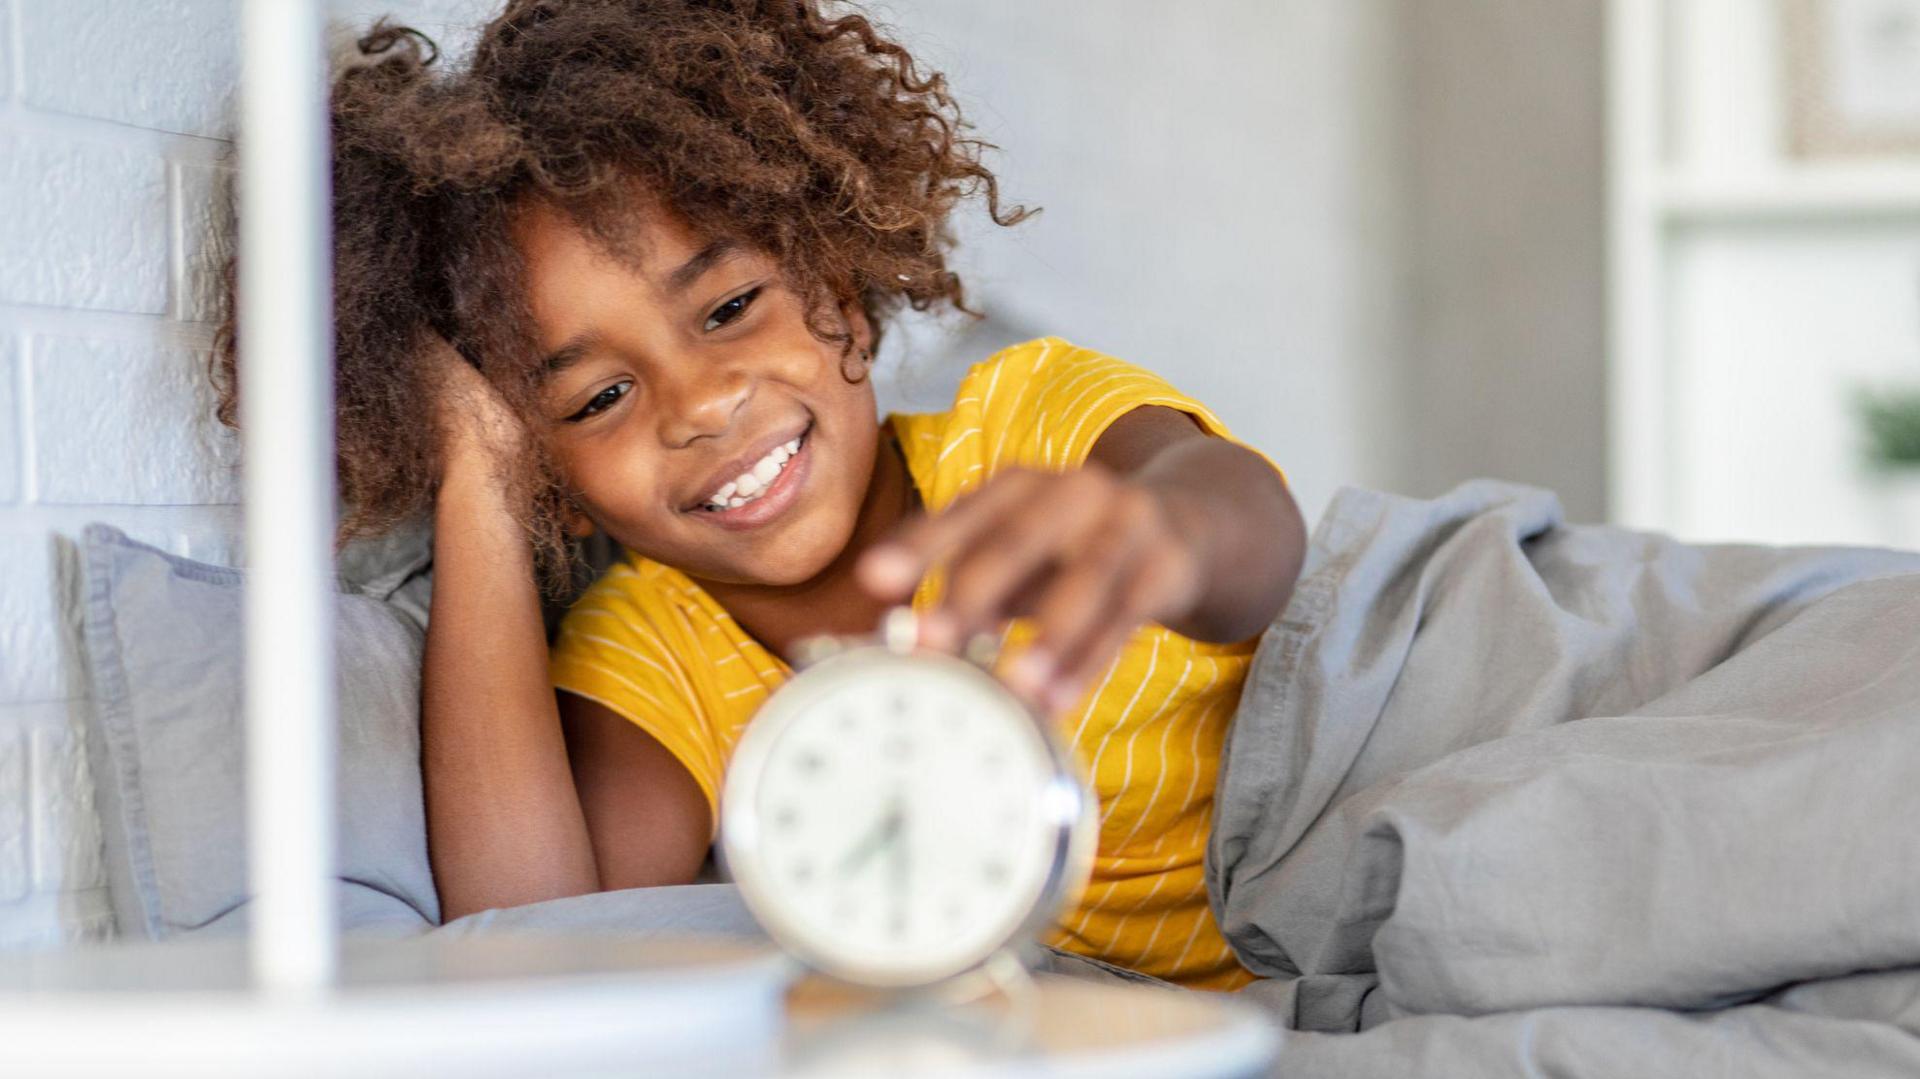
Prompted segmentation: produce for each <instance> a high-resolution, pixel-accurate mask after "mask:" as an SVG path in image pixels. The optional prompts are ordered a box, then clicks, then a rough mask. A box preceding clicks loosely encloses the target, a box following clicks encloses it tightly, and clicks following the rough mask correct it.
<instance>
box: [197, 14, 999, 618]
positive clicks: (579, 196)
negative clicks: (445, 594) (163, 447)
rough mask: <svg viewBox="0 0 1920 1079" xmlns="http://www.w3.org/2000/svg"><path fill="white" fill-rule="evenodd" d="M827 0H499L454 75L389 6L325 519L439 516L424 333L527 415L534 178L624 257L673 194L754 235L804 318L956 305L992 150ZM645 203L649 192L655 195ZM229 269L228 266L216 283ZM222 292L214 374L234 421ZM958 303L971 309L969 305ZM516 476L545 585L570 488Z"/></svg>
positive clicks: (345, 80) (346, 123)
mask: <svg viewBox="0 0 1920 1079" xmlns="http://www.w3.org/2000/svg"><path fill="white" fill-rule="evenodd" d="M833 6H834V8H835V9H845V10H835V11H834V12H833V13H831V14H830V13H829V11H828V10H826V9H825V5H824V4H823V2H822V0H512V2H510V3H509V4H508V5H507V8H506V10H505V11H504V12H503V13H502V14H501V15H499V16H498V17H497V18H495V19H494V20H493V21H492V22H491V23H490V24H488V25H487V26H486V28H485V29H484V30H483V31H482V33H481V36H480V38H479V41H478V44H477V45H476V47H475V50H474V54H473V57H472V60H471V62H470V63H469V64H468V65H467V66H466V68H465V70H461V71H447V70H444V65H441V66H436V59H437V56H438V50H437V49H436V48H435V46H434V45H433V43H432V42H431V41H430V40H428V39H427V37H426V36H425V35H423V34H420V33H419V32H418V31H415V30H412V29H410V28H407V27H402V26H395V25H390V24H388V23H386V22H384V21H382V22H380V23H377V24H376V25H375V26H374V27H373V29H372V30H371V31H370V32H369V33H368V34H367V35H366V36H365V37H363V38H361V39H360V41H359V42H358V50H357V51H358V57H357V59H356V61H355V62H353V63H351V64H350V65H348V66H347V67H346V68H345V70H343V71H342V73H341V74H340V75H338V77H337V78H336V80H335V83H334V87H333V96H332V125H333V127H332V130H333V135H332V138H333V219H334V323H335V366H336V381H335V394H336V410H337V412H336V431H337V438H338V475H339V484H340V493H341V496H342V499H343V501H344V503H345V505H346V514H345V516H344V518H343V520H342V521H341V528H340V537H341V540H342V541H343V542H344V541H345V540H346V539H350V538H353V537H355V536H361V535H370V534H378V533H381V532H384V531H386V530H388V529H390V528H392V527H394V526H395V525H398V524H401V523H403V522H406V521H410V520H415V519H418V518H419V517H421V516H422V515H424V514H425V513H426V512H428V511H429V509H430V507H431V504H432V499H433V494H434V488H435V484H436V477H437V476H438V474H439V468H440V461H439V450H438V443H439V439H438V435H437V432H436V431H435V429H434V425H433V424H432V423H431V422H428V420H427V417H429V416H430V415H431V414H432V411H431V408H430V403H431V402H432V401H433V394H434V387H433V386H432V384H431V383H430V380H429V376H428V372H427V365H426V364H425V363H424V362H423V360H424V357H425V355H426V350H425V349H424V348H423V342H426V341H428V340H430V338H429V337H428V336H427V335H429V334H436V333H437V334H439V335H440V336H441V337H443V338H445V339H446V340H447V341H448V342H449V343H451V344H452V345H453V347H454V348H455V349H456V350H457V351H458V352H459V353H460V354H461V355H462V356H463V357H465V358H466V360H467V361H468V362H470V363H472V364H474V365H475V366H476V367H477V368H478V369H479V370H480V371H481V372H482V373H483V374H484V375H485V376H486V377H487V378H488V379H489V381H490V382H491V383H492V384H493V385H494V386H495V387H497V388H498V389H499V390H500V391H501V393H502V395H503V396H504V397H505V398H506V400H507V401H508V403H509V404H510V405H511V406H512V407H514V408H515V409H516V410H517V411H518V412H519V413H520V414H521V415H522V416H525V417H528V418H529V419H532V418H533V417H535V416H536V415H537V412H536V410H535V407H534V405H535V401H536V395H537V393H538V390H539V386H540V379H541V377H542V375H543V374H544V371H543V369H542V366H541V364H540V361H539V359H538V350H537V349H536V348H535V346H534V339H533V334H532V327H531V318H530V314H529V312H528V309H527V305H526V302H525V300H524V289H522V288H521V287H520V274H521V272H522V268H521V265H520V259H519V257H518V254H517V252H516V250H515V247H514V244H513V242H512V237H511V234H510V221H511V215H512V213H513V211H514V209H515V207H517V206H520V205H522V204H523V203H524V202H525V201H526V200H528V199H529V198H537V199H543V200H546V201H548V202H550V203H551V204H552V205H554V206H556V207H559V208H560V209H562V210H563V211H564V212H565V213H566V214H567V215H568V217H569V218H570V219H571V220H572V221H573V222H574V223H575V224H576V225H578V226H579V227H581V228H582V230H583V231H585V232H586V233H587V234H588V235H590V236H592V237H594V239H595V240H596V242H599V243H601V244H602V245H604V246H605V247H606V248H607V249H608V250H610V251H612V252H614V253H616V254H624V253H626V250H627V249H626V248H625V247H624V246H623V245H624V244H626V243H628V242H630V241H629V239H628V238H629V237H631V236H632V235H634V224H635V222H636V221H637V220H638V219H639V218H641V217H642V216H643V215H644V214H646V213H648V212H650V209H651V208H652V207H656V206H659V205H662V204H664V205H665V206H666V207H667V208H668V209H669V210H670V211H671V212H672V213H674V214H677V215H678V216H679V217H680V218H681V219H682V220H684V221H685V222H686V223H687V224H688V225H690V226H691V227H692V228H693V230H694V231H695V232H696V233H699V234H703V235H709V236H714V237H727V238H730V239H735V240H739V241H742V242H744V243H747V244H749V245H751V246H754V247H757V248H758V249H760V250H762V251H764V252H766V253H767V254H768V255H769V256H771V257H772V258H773V259H774V260H775V261H776V262H777V263H778V264H779V265H780V266H781V268H782V270H783V272H784V274H785V275H786V277H787V279H788V281H789V282H790V283H791V284H792V285H793V286H794V287H795V288H796V289H797V290H798V291H799V292H800V294H801V295H802V296H804V297H806V298H807V299H806V304H807V306H806V309H805V310H806V318H807V325H808V327H809V329H810V330H811V331H812V332H813V333H814V335H815V336H816V337H818V338H820V339H821V340H823V341H827V342H831V343H837V344H838V345H839V346H840V348H841V350H842V355H843V357H844V356H845V355H846V353H847V350H848V349H850V347H851V343H852V339H851V335H850V333H849V332H848V329H847V326H846V323H845V320H844V319H842V318H841V317H840V314H839V313H840V311H841V310H842V309H843V308H846V307H851V306H853V305H856V304H857V305H858V307H859V308H860V309H861V310H863V311H864V312H865V313H866V315H867V318H868V320H869V322H870V323H871V325H872V326H873V328H874V331H875V333H876V334H877V333H878V332H879V329H880V327H881V326H882V325H883V324H884V321H885V319H886V317H887V316H888V315H889V314H891V313H894V312H896V311H898V309H899V308H900V307H901V306H903V305H904V306H910V307H912V308H913V309H915V310H926V309H928V308H930V307H933V306H935V305H937V304H942V303H945V304H950V305H952V306H953V307H955V308H958V309H959V310H962V311H970V309H969V308H968V307H967V304H966V301H965V296H964V293H963V291H962V288H961V283H960V280H959V278H958V277H957V276H956V275H955V274H954V273H953V272H952V271H951V270H949V269H948V268H947V254H948V252H949V251H950V250H951V248H952V244H953V237H952V235H951V232H950V230H949V229H948V219H949V217H950V215H951V213H952V212H953V210H954V209H955V207H956V206H957V205H958V203H960V202H961V201H962V200H963V199H965V198H967V197H969V196H974V195H984V197H985V203H986V208H987V212H988V214H989V216H990V217H991V218H992V219H993V220H994V221H995V222H996V223H997V224H1000V225H1012V224H1014V223H1016V222H1018V221H1020V220H1021V219H1023V218H1024V217H1026V216H1027V215H1028V214H1029V213H1030V212H1032V211H1029V210H1027V209H1024V208H1021V207H1012V208H1010V209H1004V210H1003V209H1002V207H1001V204H1000V197H999V190H998V187H997V185H996V182H995V178H994V175H993V173H992V172H991V171H989V170H988V169H987V168H986V167H985V166H984V165H983V164H982V163H981V153H982V151H983V150H987V149H991V146H990V145H989V144H987V143H985V142H982V141H981V140H979V139H977V138H973V137H970V136H969V135H967V134H966V132H967V131H968V129H969V126H968V125H967V124H966V123H965V121H964V120H963V119H962V118H961V116H960V113H959V109H958V108H957V107H956V105H955V104H954V101H953V99H952V98H951V97H950V96H949V94H948V92H947V86H946V81H945V79H944V78H943V77H942V76H941V75H940V74H938V73H923V72H922V71H921V70H920V69H919V67H918V66H917V65H916V64H915V62H914V60H913V58H912V56H910V55H909V54H908V52H907V51H906V50H905V49H903V48H902V47H901V46H900V45H898V44H897V43H895V42H893V41H891V40H889V39H888V38H887V37H884V36H882V32H881V31H880V30H879V29H878V28H876V27H875V25H874V24H873V23H872V22H871V21H870V20H869V19H868V18H866V17H865V16H864V15H862V14H860V13H859V12H858V11H857V10H852V9H847V5H845V4H835V5H833ZM655 212H657V211H655ZM231 280H232V274H231V272H229V281H230V282H231ZM232 310H233V308H232V306H231V305H229V315H228V317H227V320H226V322H225V324H224V325H223V326H222V328H221V332H220V335H219V339H218V341H219V343H218V346H217V347H216V349H215V355H214V358H213V363H212V374H213V378H214V382H215V385H216V388H217V390H218V392H219V398H220V401H219V410H218V411H219V416H220V419H221V420H222V421H224V422H226V423H228V424H234V423H236V420H237V410H238V400H237V389H238V377H239V369H238V367H237V365H236V356H235V346H236V340H237V337H236V333H235V326H234V322H233V314H232V313H231V312H232ZM970 313H971V312H970ZM529 451H530V452H528V453H527V454H525V455H522V459H521V460H520V461H519V462H518V463H517V464H516V465H515V466H514V467H515V468H516V469H517V473H516V475H514V476H511V477H506V480H507V481H508V482H509V483H510V484H511V485H512V489H513V490H514V491H516V492H517V495H518V499H517V500H518V502H519V503H520V504H521V505H522V507H523V513H524V516H523V523H524V525H525V527H526V529H527V531H528V536H529V539H530V540H531V542H532V544H533V548H534V551H535V555H536V559H537V562H538V564H539V565H540V567H541V570H542V572H541V580H542V583H543V584H544V585H545V586H546V588H547V591H548V592H549V594H558V593H561V592H563V591H564V590H565V589H566V588H567V587H568V586H569V585H570V584H572V583H574V582H573V578H574V574H575V571H576V570H577V569H578V548H577V545H575V544H574V543H572V542H570V541H569V539H568V537H567V534H566V531H565V527H564V524H563V521H564V519H565V513H564V511H565V508H566V507H567V505H568V500H569V496H568V494H567V492H566V490H565V487H564V485H563V483H562V482H561V481H560V478H559V477H558V475H557V473H556V471H555V469H554V468H553V466H552V464H551V462H550V461H549V460H548V459H547V458H546V456H545V455H544V454H543V453H542V452H541V451H540V448H539V447H538V446H537V445H536V446H530V447H529Z"/></svg>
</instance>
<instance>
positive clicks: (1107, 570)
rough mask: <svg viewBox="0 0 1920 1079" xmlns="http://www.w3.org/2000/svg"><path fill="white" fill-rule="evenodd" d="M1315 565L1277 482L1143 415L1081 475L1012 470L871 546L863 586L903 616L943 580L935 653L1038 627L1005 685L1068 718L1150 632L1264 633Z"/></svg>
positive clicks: (1204, 438) (933, 622)
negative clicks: (1006, 626) (1146, 628)
mask: <svg viewBox="0 0 1920 1079" xmlns="http://www.w3.org/2000/svg"><path fill="white" fill-rule="evenodd" d="M1305 551H1306V530H1305V527H1304V525H1303V522H1302V521H1301V517H1300V510H1299V507H1297V506H1296V505H1295V504H1294V501H1293V496H1292V494H1291V493H1290V492H1289V491H1288V490H1287V485H1286V483H1285V482H1284V481H1283V480H1282V479H1281V477H1280V475H1279V474H1278V473H1276V472H1275V471H1274V470H1273V468H1272V467H1271V466H1269V465H1268V464H1267V463H1266V462H1265V461H1263V460H1262V459H1261V458H1260V456H1259V455H1258V454H1256V453H1254V452H1252V451H1251V450H1248V449H1245V448H1243V447H1240V446H1237V445H1235V444H1233V443H1231V442H1228V441H1225V440H1222V439H1217V438H1212V437H1210V436H1208V435H1207V434H1206V433H1205V432H1204V431H1202V429H1201V428H1200V427H1199V425H1198V424H1196V423H1195V422H1193V421H1192V420H1191V419H1190V418H1189V417H1188V416H1186V415H1184V414H1182V413H1181V412H1179V411H1177V410H1175V409H1171V408H1166V407H1163V406H1157V405H1147V406H1142V407H1140V408H1136V409H1134V410H1133V411H1131V412H1129V413H1127V414H1126V415H1123V416H1121V417H1120V418H1119V419H1117V420H1115V421H1114V422H1113V424H1112V425H1111V426H1110V427H1108V428H1107V430H1106V431H1105V432H1104V433H1102V434H1101V435H1100V437H1099V439H1098V440H1097V441H1096V442H1095V443H1094V445H1093V448H1092V450H1091V452H1090V453H1089V454H1088V457H1087V461H1086V464H1085V466H1084V467H1082V468H1078V469H1074V470H1071V471H1067V472H1048V471H1038V470H1033V469H1017V468H1009V469H1003V470H1002V471H1000V472H999V473H997V474H995V475H994V476H993V478H992V479H990V480H988V481H987V482H986V483H983V484H981V485H980V487H979V488H978V489H976V490H974V491H973V492H971V493H969V494H967V495H965V496H963V497H961V498H960V499H958V500H956V501H955V502H954V503H953V504H952V505H951V506H949V507H948V508H947V510H946V511H945V512H944V513H942V514H940V515H939V516H936V517H921V518H919V519H917V520H915V521H912V522H911V523H909V524H908V525H907V526H906V527H905V528H903V529H902V530H901V531H900V533H899V534H898V535H897V536H895V537H894V538H893V539H891V540H890V541H888V542H885V543H881V544H876V545H874V546H873V547H872V548H870V549H869V550H868V551H867V552H866V553H865V554H864V555H863V556H862V561H861V564H860V566H859V571H860V574H861V579H862V582H863V583H864V584H865V586H866V587H867V589H868V590H869V591H871V592H872V593H873V594H875V595H876V596H879V597H880V598H883V599H887V600H892V601H896V602H897V601H900V600H902V599H904V598H905V597H906V596H908V595H910V594H911V593H912V591H913V588H914V587H915V585H916V584H917V582H918V581H919V580H920V578H921V576H922V575H923V574H925V573H926V572H927V570H928V569H929V568H930V567H932V566H934V565H937V564H945V565H947V567H948V574H947V588H946V593H945V596H944V597H943V598H942V600H941V603H940V606H939V607H938V608H937V609H935V610H934V611H932V612H929V615H928V617H927V618H926V619H925V620H924V621H923V623H922V634H923V639H926V640H927V641H928V643H930V644H931V645H933V646H934V647H937V648H955V647H958V646H959V645H960V643H961V642H963V641H964V640H966V638H967V637H968V636H969V635H971V634H973V633H976V632H980V631H983V630H987V629H990V628H993V627H995V626H998V625H999V624H1000V623H1002V622H1003V621H1004V620H1006V619H1008V618H1012V617H1016V616H1022V615H1025V616H1029V617H1031V618H1032V619H1033V621H1034V623H1035V627H1036V630H1037V633H1036V636H1035V639H1034V641H1033V642H1032V644H1031V645H1029V646H1028V648H1027V649H1026V650H1025V651H1023V652H1022V653H1020V654H1019V655H1018V656H1016V657H1014V658H1013V660H1012V662H1011V663H1010V664H1009V665H1008V666H1007V668H1006V669H1005V671H1004V672H1003V673H1004V676H1005V677H1006V679H1007V681H1008V683H1009V684H1010V685H1012V686H1013V688H1014V689H1015V690H1017V691H1019V692H1021V693H1023V694H1025V695H1027V696H1029V697H1030V698H1032V699H1034V700H1035V701H1036V703H1039V704H1040V705H1041V706H1043V707H1044V708H1046V709H1047V710H1048V711H1052V712H1058V711H1062V710H1064V709H1066V708H1068V707H1069V706H1071V705H1072V704H1073V703H1074V702H1075V701H1077V700H1078V699H1079V698H1080V696H1081V693H1082V691H1083V690H1085V688H1086V686H1087V683H1088V682H1089V680H1090V679H1092V678H1093V677H1094V676H1095V675H1097V674H1098V672H1099V671H1101V670H1102V669H1104V668H1105V667H1106V666H1107V665H1108V664H1109V663H1110V662H1111V661H1112V660H1113V657H1114V656H1115V655H1116V654H1117V653H1118V652H1119V650H1120V648H1121V646H1122V645H1123V644H1124V643H1125V642H1126V640H1127V638H1128V637H1129V636H1130V635H1131V634H1132V633H1133V632H1134V630H1136V629H1138V628H1139V626H1140V625H1141V624H1142V623H1143V622H1146V621H1155V622H1159V623H1160V624H1162V625H1164V626H1166V627H1167V628H1168V629H1171V630H1173V631H1174V632H1177V633H1180V634H1183V635H1185V636H1188V637H1192V638H1195V639H1198V640H1204V641H1219V642H1231V641H1239V640H1244V639H1246V638H1248V637H1250V636H1252V635H1253V634H1256V633H1259V632H1260V631H1261V630H1262V629H1264V628H1265V627H1266V625H1267V623H1268V622H1270V621H1272V619H1273V618H1274V616H1275V615H1277V614H1279V613H1280V611H1281V609H1282V608H1284V607H1285V606H1286V602H1287V599H1288V597H1289V596H1290V595H1291V594H1292V591H1293V584H1294V579H1295V578H1296V577H1297V576H1298V575H1299V573H1300V564H1301V561H1302V558H1303V556H1304V554H1305Z"/></svg>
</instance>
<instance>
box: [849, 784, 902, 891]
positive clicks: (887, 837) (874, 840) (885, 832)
mask: <svg viewBox="0 0 1920 1079" xmlns="http://www.w3.org/2000/svg"><path fill="white" fill-rule="evenodd" d="M900 817H901V814H900V802H899V799H898V798H896V799H894V801H893V802H892V803H891V804H890V805H889V806H888V807H887V812H886V815H885V816H883V817H881V818H880V820H879V822H878V823H876V824H875V825H874V827H873V829H872V830H871V831H869V832H868V833H867V834H866V837H865V838H863V839H861V841H860V842H859V843H858V844H856V845H855V846H854V848H853V849H852V850H850V851H848V852H847V853H846V855H845V856H844V857H842V858H841V859H840V872H841V874H842V875H843V876H844V875H846V874H849V873H852V872H853V871H855V870H857V869H859V868H860V867H861V866H862V865H864V864H866V861H867V859H869V858H871V857H873V856H874V854H876V853H878V852H879V851H880V849H881V848H883V847H885V846H887V845H888V844H889V843H891V842H893V839H894V837H895V836H896V835H898V834H899V831H900Z"/></svg>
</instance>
